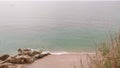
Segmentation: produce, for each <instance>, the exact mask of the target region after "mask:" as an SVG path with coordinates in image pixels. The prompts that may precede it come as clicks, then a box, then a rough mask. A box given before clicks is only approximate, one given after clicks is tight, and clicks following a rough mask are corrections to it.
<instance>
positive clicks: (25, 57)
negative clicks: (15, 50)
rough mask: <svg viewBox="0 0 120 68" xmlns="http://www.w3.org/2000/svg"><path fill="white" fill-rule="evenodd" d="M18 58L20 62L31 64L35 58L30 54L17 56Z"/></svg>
mask: <svg viewBox="0 0 120 68" xmlns="http://www.w3.org/2000/svg"><path fill="white" fill-rule="evenodd" d="M16 59H17V60H18V63H20V64H30V63H32V62H34V59H33V58H32V57H30V56H28V55H21V56H17V57H16Z"/></svg>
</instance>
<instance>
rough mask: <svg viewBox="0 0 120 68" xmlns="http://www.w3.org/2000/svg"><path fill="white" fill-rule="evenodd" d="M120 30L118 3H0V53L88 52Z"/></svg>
mask: <svg viewBox="0 0 120 68" xmlns="http://www.w3.org/2000/svg"><path fill="white" fill-rule="evenodd" d="M119 30H120V1H34V0H33V1H0V53H14V52H16V50H17V49H18V48H33V49H41V50H45V51H57V52H81V51H82V52H91V51H95V50H97V48H98V47H99V45H100V44H101V43H102V42H104V41H107V39H108V38H109V35H110V34H113V35H114V34H116V33H117V32H119Z"/></svg>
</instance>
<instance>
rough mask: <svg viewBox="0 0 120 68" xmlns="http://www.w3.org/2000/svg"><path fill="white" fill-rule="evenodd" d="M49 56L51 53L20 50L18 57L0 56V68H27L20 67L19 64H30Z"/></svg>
mask: <svg viewBox="0 0 120 68" xmlns="http://www.w3.org/2000/svg"><path fill="white" fill-rule="evenodd" d="M47 55H50V53H45V52H43V51H41V50H34V49H18V54H17V55H14V56H10V55H8V54H3V55H1V56H0V68H25V66H19V67H18V64H30V63H33V62H34V61H35V60H37V59H39V58H43V57H45V56H47Z"/></svg>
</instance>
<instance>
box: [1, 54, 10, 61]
mask: <svg viewBox="0 0 120 68" xmlns="http://www.w3.org/2000/svg"><path fill="white" fill-rule="evenodd" d="M8 57H9V55H8V54H3V55H0V60H2V61H4V60H6V59H7V58H8Z"/></svg>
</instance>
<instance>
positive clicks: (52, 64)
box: [27, 54, 93, 68]
mask: <svg viewBox="0 0 120 68" xmlns="http://www.w3.org/2000/svg"><path fill="white" fill-rule="evenodd" d="M87 55H88V54H64V55H49V56H47V57H44V58H42V59H39V60H37V61H35V62H34V63H32V64H30V65H27V68H74V66H77V67H79V66H80V59H82V61H83V64H84V66H85V68H88V64H87V61H88V60H89V59H88V57H87ZM90 55H91V56H92V55H93V54H90Z"/></svg>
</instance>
